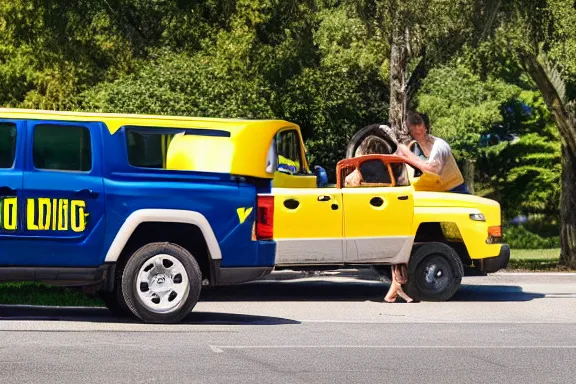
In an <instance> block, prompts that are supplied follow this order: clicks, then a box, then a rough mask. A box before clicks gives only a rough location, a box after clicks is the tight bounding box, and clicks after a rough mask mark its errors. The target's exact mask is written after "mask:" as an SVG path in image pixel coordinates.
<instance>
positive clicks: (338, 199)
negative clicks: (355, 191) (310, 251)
mask: <svg viewBox="0 0 576 384" xmlns="http://www.w3.org/2000/svg"><path fill="white" fill-rule="evenodd" d="M340 192H341V191H340V190H339V189H336V188H301V189H300V188H294V189H291V188H273V189H272V194H273V195H274V238H275V239H297V238H302V239H303V238H310V237H313V238H324V239H325V238H341V237H342V233H343V232H342V211H341V208H342V194H341V193H340ZM320 196H329V198H330V200H327V201H319V200H318V198H319V197H320ZM287 200H297V201H298V203H299V204H298V207H297V208H295V209H290V208H287V207H286V206H285V202H286V201H287ZM332 204H336V205H338V209H336V210H333V209H332Z"/></svg>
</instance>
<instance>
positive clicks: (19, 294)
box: [0, 282, 104, 307]
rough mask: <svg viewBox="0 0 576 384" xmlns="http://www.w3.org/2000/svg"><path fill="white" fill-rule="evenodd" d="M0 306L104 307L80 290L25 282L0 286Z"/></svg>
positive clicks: (99, 301) (97, 300)
mask: <svg viewBox="0 0 576 384" xmlns="http://www.w3.org/2000/svg"><path fill="white" fill-rule="evenodd" d="M0 304H28V305H46V306H88V307H95V306H103V305H104V304H103V303H102V301H101V300H99V299H95V298H90V297H88V296H86V295H85V294H84V293H83V292H82V291H81V290H80V289H75V288H64V287H52V286H46V285H44V284H39V283H27V282H21V283H20V282H18V283H2V284H0Z"/></svg>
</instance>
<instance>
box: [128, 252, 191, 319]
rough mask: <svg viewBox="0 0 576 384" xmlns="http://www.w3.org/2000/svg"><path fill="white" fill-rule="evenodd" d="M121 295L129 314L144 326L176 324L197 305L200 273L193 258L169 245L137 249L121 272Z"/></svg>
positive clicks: (188, 253)
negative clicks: (144, 324) (144, 323)
mask: <svg viewBox="0 0 576 384" xmlns="http://www.w3.org/2000/svg"><path fill="white" fill-rule="evenodd" d="M121 286H122V293H123V295H124V299H125V300H126V305H127V306H128V308H129V309H130V311H131V312H132V313H133V314H134V315H135V316H137V317H138V318H140V319H141V320H142V321H144V322H146V323H176V322H179V321H180V320H182V319H183V318H184V317H185V316H187V315H188V314H189V313H190V312H192V309H193V308H194V306H195V305H196V303H197V302H198V298H199V296H200V290H201V287H202V274H201V272H200V267H199V266H198V263H197V262H196V260H195V259H194V257H193V256H192V255H191V254H190V252H188V251H187V250H185V249H184V248H182V247H180V246H178V245H176V244H172V243H150V244H147V245H145V246H143V247H142V248H140V249H138V250H137V251H136V252H134V254H132V256H131V257H130V259H129V260H128V262H127V263H126V267H125V268H124V272H123V273H122V285H121Z"/></svg>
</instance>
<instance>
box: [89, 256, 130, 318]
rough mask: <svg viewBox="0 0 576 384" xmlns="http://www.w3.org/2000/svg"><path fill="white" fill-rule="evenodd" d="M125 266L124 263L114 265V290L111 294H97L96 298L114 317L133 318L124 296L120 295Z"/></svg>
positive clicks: (103, 292) (102, 292)
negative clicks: (100, 300) (97, 297)
mask: <svg viewBox="0 0 576 384" xmlns="http://www.w3.org/2000/svg"><path fill="white" fill-rule="evenodd" d="M125 266H126V264H125V263H118V264H117V265H116V271H115V273H114V277H113V279H114V290H113V291H112V292H105V291H101V292H98V296H99V297H100V299H102V301H103V302H104V305H105V306H106V308H108V309H109V310H110V312H112V314H114V315H115V316H117V317H121V318H124V317H129V318H133V317H134V314H133V313H132V311H130V308H128V305H127V304H126V300H124V295H123V294H122V271H123V270H124V268H125Z"/></svg>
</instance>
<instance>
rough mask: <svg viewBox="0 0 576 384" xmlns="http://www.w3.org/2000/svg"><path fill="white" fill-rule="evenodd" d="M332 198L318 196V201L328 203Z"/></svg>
mask: <svg viewBox="0 0 576 384" xmlns="http://www.w3.org/2000/svg"><path fill="white" fill-rule="evenodd" d="M330 200H332V198H331V197H330V196H328V195H322V196H318V201H330Z"/></svg>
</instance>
